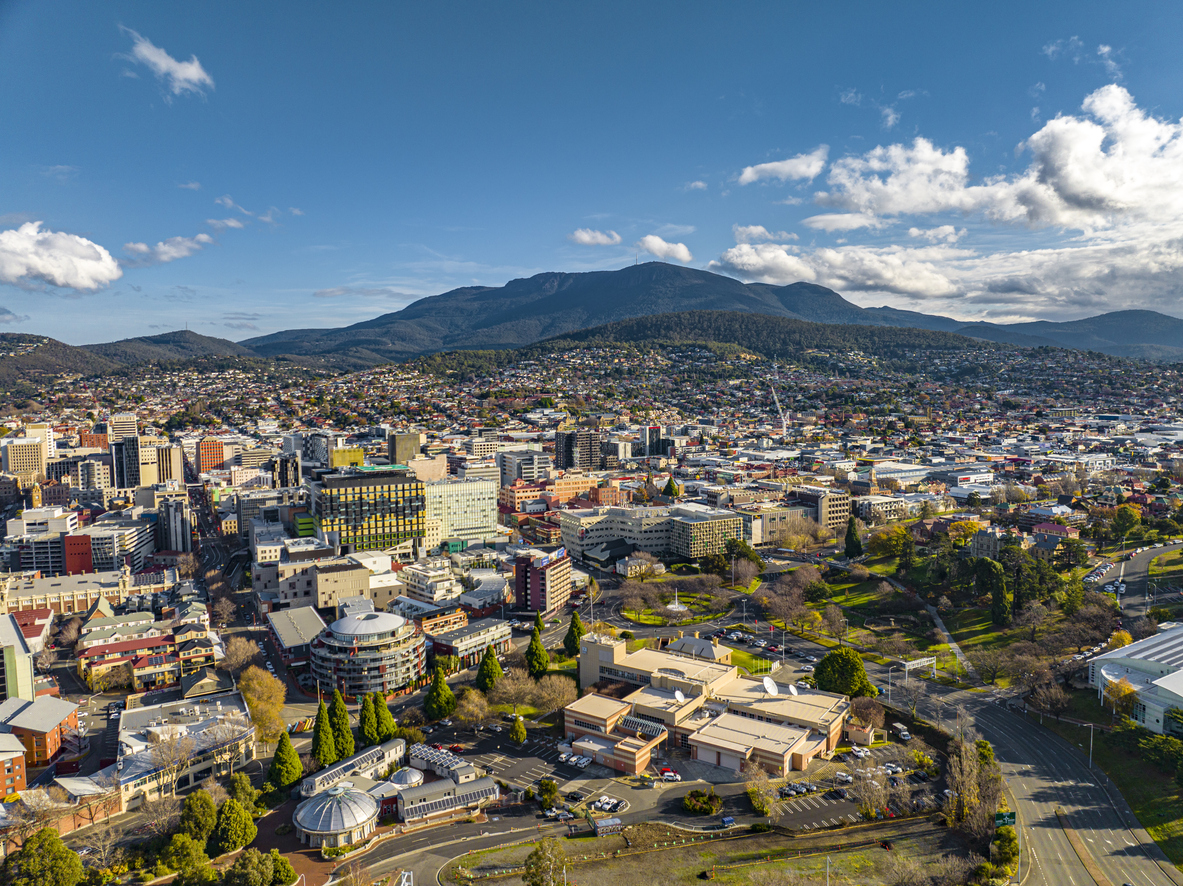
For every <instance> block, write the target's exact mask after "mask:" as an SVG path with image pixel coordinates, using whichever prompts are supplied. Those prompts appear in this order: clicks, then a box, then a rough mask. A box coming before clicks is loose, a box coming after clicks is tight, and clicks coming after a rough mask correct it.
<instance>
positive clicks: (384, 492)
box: [310, 467, 426, 551]
mask: <svg viewBox="0 0 1183 886" xmlns="http://www.w3.org/2000/svg"><path fill="white" fill-rule="evenodd" d="M310 486H311V490H312V502H311V512H312V517H313V520H314V521H315V522H316V527H317V535H318V536H319V537H320V539H321V540H322V541H324V542H326V543H328V544H334V543H335V544H340V545H342V547H346V548H348V549H349V551H370V550H380V549H382V548H389V547H395V546H397V545H400V544H402V543H403V542H407V541H413V540H415V539H422V538H423V537H424V531H425V525H424V521H425V511H426V501H425V499H426V493H425V489H424V485H423V482H422V481H421V480H415V479H412V478H410V477H408V476H407V474H406V472H405V471H399V470H394V469H389V468H374V467H371V468H345V469H343V470H341V471H338V472H334V473H329V474H324V475H322V476H321V477H320V478H319V479H317V480H314V481H313V482H312V483H311V484H310Z"/></svg>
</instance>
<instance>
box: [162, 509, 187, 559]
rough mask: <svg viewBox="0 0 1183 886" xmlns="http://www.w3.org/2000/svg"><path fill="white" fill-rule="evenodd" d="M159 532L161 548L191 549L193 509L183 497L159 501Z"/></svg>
mask: <svg viewBox="0 0 1183 886" xmlns="http://www.w3.org/2000/svg"><path fill="white" fill-rule="evenodd" d="M159 510H160V520H159V534H160V545H161V549H162V550H165V551H182V552H184V553H189V552H190V551H192V550H193V510H192V508H190V507H189V502H188V501H186V500H185V499H183V498H181V499H172V500H168V501H162V502H161V503H160V509H159Z"/></svg>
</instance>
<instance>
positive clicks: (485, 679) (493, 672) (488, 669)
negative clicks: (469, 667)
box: [473, 646, 504, 695]
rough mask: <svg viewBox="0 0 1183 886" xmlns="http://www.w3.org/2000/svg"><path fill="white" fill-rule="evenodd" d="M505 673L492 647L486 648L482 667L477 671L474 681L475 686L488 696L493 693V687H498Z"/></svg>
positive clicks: (482, 658)
mask: <svg viewBox="0 0 1183 886" xmlns="http://www.w3.org/2000/svg"><path fill="white" fill-rule="evenodd" d="M503 673H504V672H503V671H502V670H501V662H499V661H498V660H497V653H495V652H494V651H493V647H492V646H486V647H485V654H484V655H483V656H482V657H481V666H480V668H478V669H477V672H476V680H475V681H473V685H474V686H476V688H477V689H479V690H480V691H481V692H484V693H485V694H486V695H487V694H488V693H490V692H492V691H493V687H495V686H496V685H497V681H498V680H500V679H501V676H502V674H503Z"/></svg>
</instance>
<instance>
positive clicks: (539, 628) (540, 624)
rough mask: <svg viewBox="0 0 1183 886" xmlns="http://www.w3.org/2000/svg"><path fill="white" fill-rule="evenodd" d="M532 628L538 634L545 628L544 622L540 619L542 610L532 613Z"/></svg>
mask: <svg viewBox="0 0 1183 886" xmlns="http://www.w3.org/2000/svg"><path fill="white" fill-rule="evenodd" d="M534 630H536V631H537V632H538V633H540V634H541V633H542V632H543V631H545V630H546V623H545V622H544V621H543V620H542V610H539V611H538V612H535V613H534Z"/></svg>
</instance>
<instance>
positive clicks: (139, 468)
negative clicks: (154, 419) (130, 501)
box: [118, 437, 160, 489]
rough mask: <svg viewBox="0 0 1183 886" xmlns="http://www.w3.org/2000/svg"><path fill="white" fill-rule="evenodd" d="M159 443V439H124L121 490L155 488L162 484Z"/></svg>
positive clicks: (121, 448)
mask: <svg viewBox="0 0 1183 886" xmlns="http://www.w3.org/2000/svg"><path fill="white" fill-rule="evenodd" d="M158 442H159V438H158V437H124V438H123V440H121V441H120V445H119V447H118V448H119V450H120V452H121V454H122V457H123V474H122V476H123V478H124V483H123V485H122V486H120V487H119V488H121V489H122V488H132V487H135V486H155V485H156V484H157V483H159V482H160V467H159V461H158V456H157V450H158V449H159V448H160V447H158V446H157V445H156V444H157V443H158Z"/></svg>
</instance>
